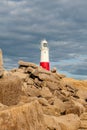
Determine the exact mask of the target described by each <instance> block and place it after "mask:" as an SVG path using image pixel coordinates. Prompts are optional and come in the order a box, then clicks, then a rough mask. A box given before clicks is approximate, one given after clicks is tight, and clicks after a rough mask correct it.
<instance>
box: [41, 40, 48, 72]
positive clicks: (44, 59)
mask: <svg viewBox="0 0 87 130" xmlns="http://www.w3.org/2000/svg"><path fill="white" fill-rule="evenodd" d="M40 66H42V67H43V68H44V69H46V70H50V62H49V48H48V42H47V41H46V40H42V41H41V59H40Z"/></svg>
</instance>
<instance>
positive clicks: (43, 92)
mask: <svg viewBox="0 0 87 130" xmlns="http://www.w3.org/2000/svg"><path fill="white" fill-rule="evenodd" d="M40 95H41V97H43V98H51V97H52V93H51V92H50V90H49V89H48V88H47V87H43V88H42V89H41V92H40Z"/></svg>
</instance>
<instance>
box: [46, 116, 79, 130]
mask: <svg viewBox="0 0 87 130" xmlns="http://www.w3.org/2000/svg"><path fill="white" fill-rule="evenodd" d="M44 120H45V124H46V126H47V128H48V130H78V128H79V127H80V119H79V118H78V116H77V115H74V114H69V115H65V116H60V117H54V116H48V115H44Z"/></svg>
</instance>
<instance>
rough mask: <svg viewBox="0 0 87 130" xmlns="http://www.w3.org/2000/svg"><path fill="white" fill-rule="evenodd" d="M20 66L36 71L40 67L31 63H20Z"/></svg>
mask: <svg viewBox="0 0 87 130" xmlns="http://www.w3.org/2000/svg"><path fill="white" fill-rule="evenodd" d="M18 64H19V67H32V68H35V69H36V68H37V67H38V66H37V65H36V64H34V63H31V62H24V61H19V62H18Z"/></svg>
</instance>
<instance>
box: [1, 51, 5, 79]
mask: <svg viewBox="0 0 87 130" xmlns="http://www.w3.org/2000/svg"><path fill="white" fill-rule="evenodd" d="M3 74H4V70H3V55H2V50H1V49H0V77H2V76H3Z"/></svg>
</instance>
